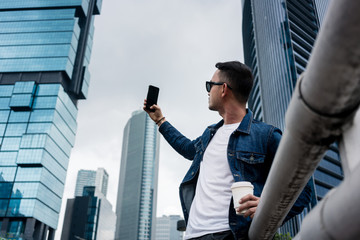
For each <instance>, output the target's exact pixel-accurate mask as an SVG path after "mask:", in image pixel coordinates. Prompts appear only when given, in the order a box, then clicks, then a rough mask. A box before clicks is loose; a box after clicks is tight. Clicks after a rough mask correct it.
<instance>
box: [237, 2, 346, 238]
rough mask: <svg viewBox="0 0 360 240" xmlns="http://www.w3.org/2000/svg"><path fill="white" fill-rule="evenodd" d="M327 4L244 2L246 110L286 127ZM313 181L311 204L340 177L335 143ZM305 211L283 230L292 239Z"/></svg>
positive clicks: (338, 157)
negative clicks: (249, 76)
mask: <svg viewBox="0 0 360 240" xmlns="http://www.w3.org/2000/svg"><path fill="white" fill-rule="evenodd" d="M329 2H330V0H315V1H313V0H301V1H295V0H286V1H283V0H278V1H271V2H270V1H261V0H243V42H244V57H245V63H246V64H247V65H248V66H250V67H251V68H252V70H253V72H254V78H255V81H254V88H253V90H252V93H251V96H250V98H249V108H250V109H252V110H253V112H254V115H255V117H256V118H257V119H259V120H262V121H265V122H267V123H270V124H272V125H275V126H277V127H279V128H280V129H285V128H286V126H285V112H286V109H287V106H288V104H289V102H290V99H291V95H292V92H293V90H294V88H295V85H296V80H297V78H298V77H299V75H300V74H301V73H302V72H303V71H304V70H305V68H306V65H307V62H308V59H309V57H310V54H311V50H312V47H313V45H314V43H315V39H316V36H317V34H318V32H319V28H320V26H321V23H322V22H323V18H324V16H325V13H326V9H327V6H328V4H329ZM313 179H314V192H315V195H314V198H313V202H312V206H313V205H315V204H316V202H317V201H319V200H321V199H322V198H323V197H324V195H325V194H326V193H327V192H328V191H329V190H330V189H331V188H333V187H335V186H337V185H338V184H339V183H340V182H341V181H342V179H343V171H342V168H341V163H340V156H339V152H338V147H337V144H336V143H334V144H332V145H331V146H330V149H329V150H328V151H327V152H326V154H325V156H324V158H323V159H322V160H321V162H320V164H319V166H318V168H317V170H316V171H315V173H314V175H313ZM309 209H311V206H309ZM309 209H306V210H304V212H303V213H302V214H300V215H298V216H296V217H294V218H293V219H291V220H290V221H289V222H288V223H287V224H286V225H284V226H283V228H282V230H281V231H283V232H285V233H286V232H290V233H291V235H292V236H293V235H295V234H296V232H297V231H298V230H299V228H300V225H301V220H302V219H303V217H304V216H305V215H306V213H307V211H308V210H309Z"/></svg>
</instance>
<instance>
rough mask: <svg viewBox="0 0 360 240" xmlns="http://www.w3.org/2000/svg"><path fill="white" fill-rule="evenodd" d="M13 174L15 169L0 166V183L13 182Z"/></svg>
mask: <svg viewBox="0 0 360 240" xmlns="http://www.w3.org/2000/svg"><path fill="white" fill-rule="evenodd" d="M1 165H2V164H1ZM15 172H16V167H2V166H0V182H12V181H14V178H15Z"/></svg>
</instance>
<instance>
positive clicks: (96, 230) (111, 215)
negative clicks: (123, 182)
mask: <svg viewBox="0 0 360 240" xmlns="http://www.w3.org/2000/svg"><path fill="white" fill-rule="evenodd" d="M108 179H109V175H108V174H107V172H106V171H105V169H104V168H98V169H97V171H91V170H80V171H79V172H78V177H77V180H76V190H75V198H74V199H68V200H67V204H66V212H65V217H64V224H63V229H62V233H61V239H62V240H76V239H79V238H81V239H87V240H97V239H98V240H102V239H114V235H115V224H116V214H115V212H114V211H113V210H112V205H111V203H110V202H109V201H108V200H107V199H106V197H105V194H106V192H107V182H108ZM80 191H81V194H78V192H80ZM104 193H105V194H104Z"/></svg>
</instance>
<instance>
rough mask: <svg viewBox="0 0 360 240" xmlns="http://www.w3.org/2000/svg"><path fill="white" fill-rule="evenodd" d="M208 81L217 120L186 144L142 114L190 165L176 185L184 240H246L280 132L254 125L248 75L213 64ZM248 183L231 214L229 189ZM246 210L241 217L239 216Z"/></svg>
mask: <svg viewBox="0 0 360 240" xmlns="http://www.w3.org/2000/svg"><path fill="white" fill-rule="evenodd" d="M215 66H216V68H217V70H216V72H215V73H214V75H213V77H212V79H211V81H209V82H206V90H207V91H208V96H209V109H210V110H213V111H217V112H218V113H219V114H220V116H221V117H222V120H221V121H220V122H219V123H217V124H214V125H211V126H209V127H208V128H207V129H205V131H204V133H203V134H202V136H200V137H198V138H197V139H195V140H193V141H191V140H189V139H188V138H186V137H185V136H183V135H182V134H181V133H180V132H179V131H178V130H176V129H175V128H174V127H173V126H172V125H171V124H170V123H169V122H168V121H167V120H166V119H165V117H164V116H163V114H162V112H161V109H160V107H159V106H157V105H153V106H151V108H150V109H151V110H152V111H149V110H147V109H146V107H145V105H146V100H145V101H144V110H145V111H146V112H147V113H148V114H149V116H150V118H151V119H152V120H153V121H155V122H156V124H157V125H158V126H159V131H160V133H161V134H162V135H163V136H164V138H165V139H166V140H167V141H168V143H169V144H170V145H171V146H172V147H173V148H174V149H175V150H176V151H177V152H178V153H180V154H181V155H182V156H184V157H185V158H187V159H189V160H192V161H193V162H192V165H191V167H190V169H189V171H188V172H187V174H186V176H185V178H184V180H183V182H182V183H181V185H180V200H181V205H182V208H183V213H184V217H185V221H186V222H187V228H186V233H185V239H202V240H206V239H247V232H248V229H249V226H250V222H251V219H252V218H253V217H254V214H255V212H256V208H257V206H258V203H259V200H260V198H259V196H260V195H261V192H262V190H263V187H264V184H265V181H266V178H267V175H268V173H269V170H270V167H271V164H272V161H273V158H274V155H275V152H276V149H277V147H278V145H279V142H280V138H281V131H280V130H279V129H278V128H275V127H274V126H271V125H268V124H265V123H262V122H259V121H256V120H255V119H253V115H252V112H251V111H250V110H247V109H246V102H247V99H248V97H249V94H250V91H251V89H252V85H253V76H252V73H251V70H250V69H249V68H248V67H247V66H246V65H244V64H242V63H240V62H237V61H233V62H224V63H217V64H216V65H215ZM238 181H249V182H251V183H252V184H253V185H254V195H251V194H249V195H247V196H245V197H243V198H242V199H241V200H240V207H239V208H238V209H236V212H238V214H236V212H235V209H234V207H233V202H232V193H231V189H230V187H231V185H232V183H234V182H238ZM310 196H311V188H310V187H308V186H307V187H306V188H305V189H304V191H303V192H302V194H301V195H300V197H299V199H298V200H297V202H296V203H295V204H294V207H293V208H292V209H291V211H290V213H289V215H288V216H287V219H289V218H290V217H292V216H294V215H296V214H298V213H300V212H301V211H302V209H303V208H304V207H305V206H307V204H308V203H309V201H310ZM243 210H246V212H245V214H243V215H240V214H239V213H240V212H241V211H243Z"/></svg>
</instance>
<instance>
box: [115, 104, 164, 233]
mask: <svg viewBox="0 0 360 240" xmlns="http://www.w3.org/2000/svg"><path fill="white" fill-rule="evenodd" d="M158 154H159V133H158V131H157V126H156V124H155V123H154V122H153V121H152V120H151V119H150V118H149V117H148V115H147V114H146V113H145V112H144V111H142V110H140V111H136V112H134V113H133V115H132V117H131V119H130V120H129V121H128V123H127V124H126V127H125V129H124V137H123V147H122V156H121V167H120V176H119V189H118V197H117V205H116V215H117V222H116V235H115V239H129V240H132V239H133V240H137V239H142V240H145V239H146V240H149V239H154V237H155V221H156V201H157V178H158V168H159V156H158Z"/></svg>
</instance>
